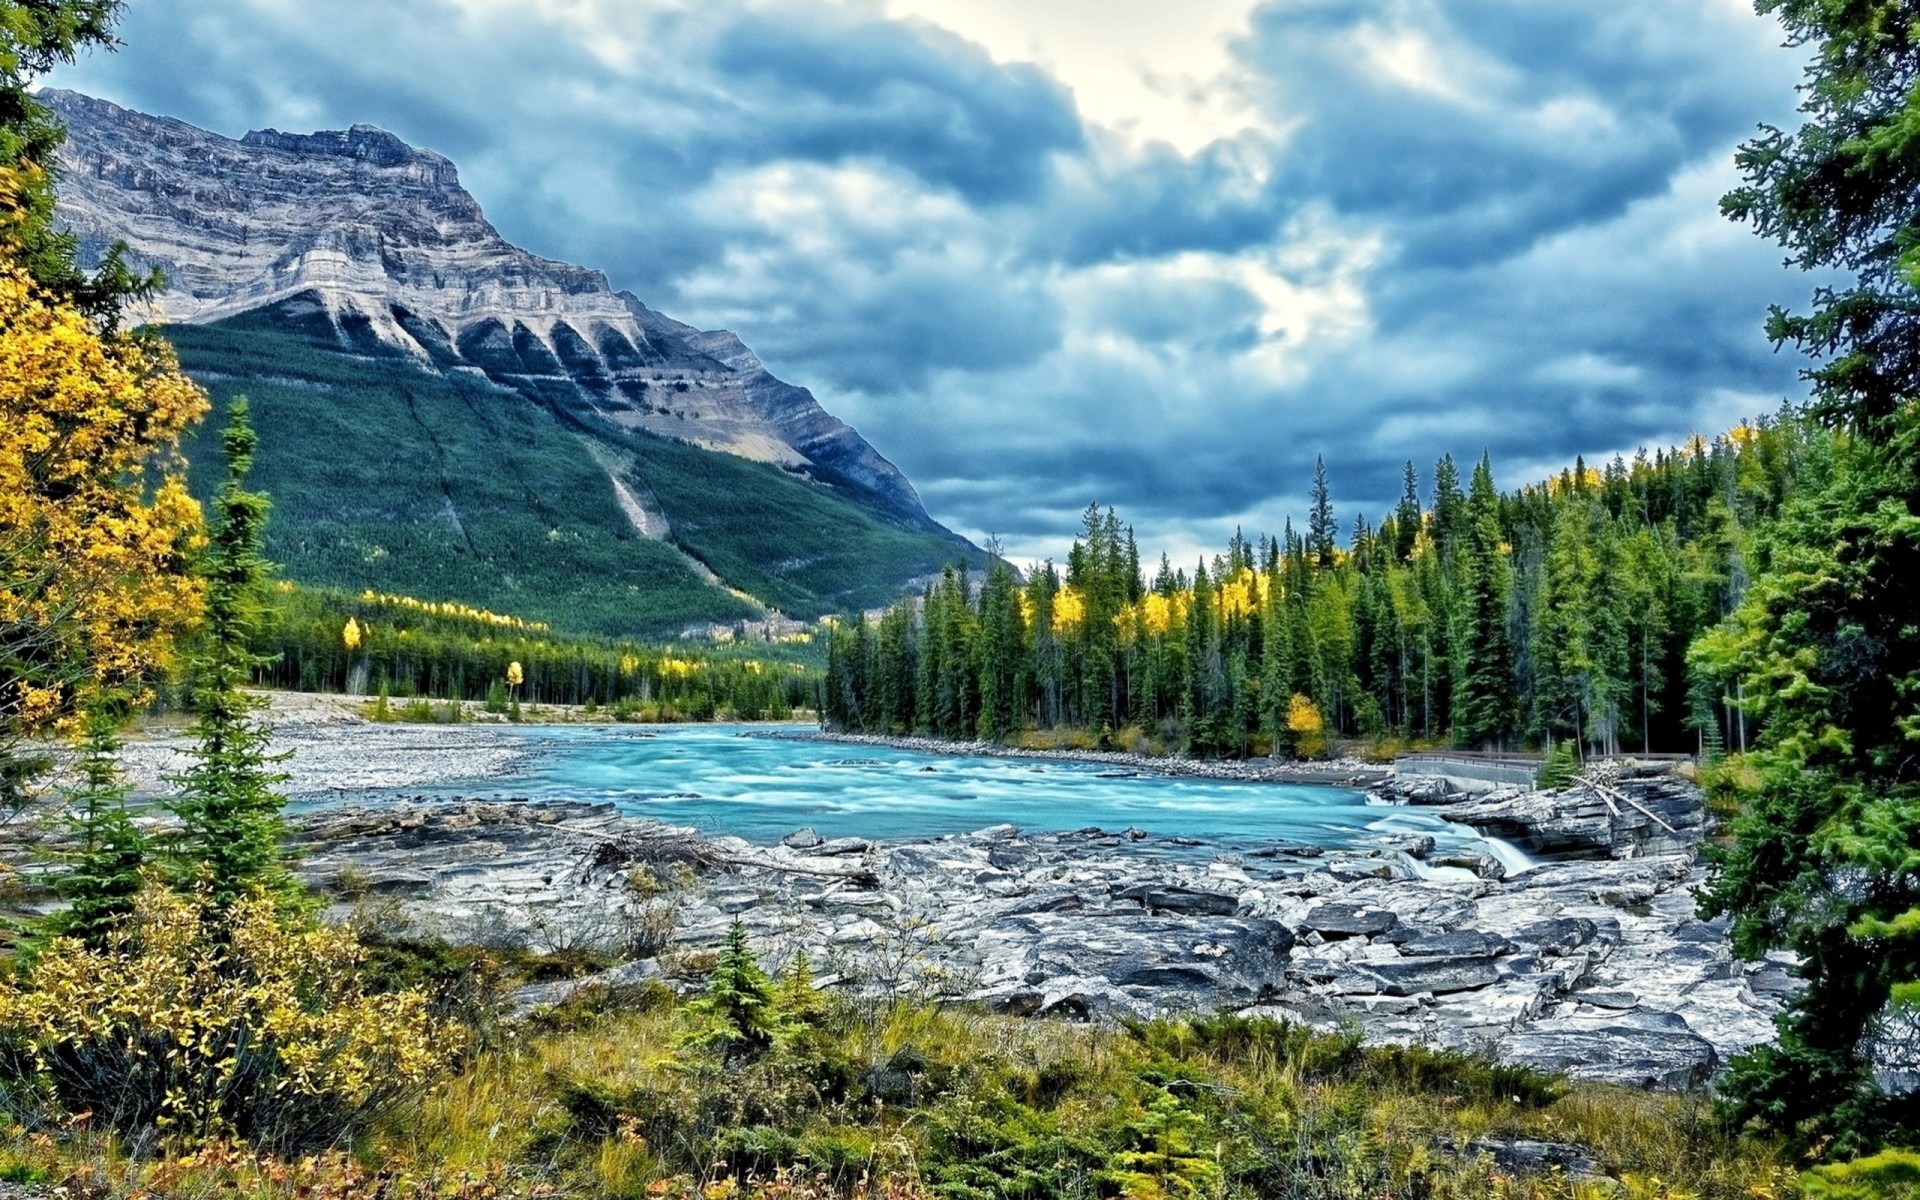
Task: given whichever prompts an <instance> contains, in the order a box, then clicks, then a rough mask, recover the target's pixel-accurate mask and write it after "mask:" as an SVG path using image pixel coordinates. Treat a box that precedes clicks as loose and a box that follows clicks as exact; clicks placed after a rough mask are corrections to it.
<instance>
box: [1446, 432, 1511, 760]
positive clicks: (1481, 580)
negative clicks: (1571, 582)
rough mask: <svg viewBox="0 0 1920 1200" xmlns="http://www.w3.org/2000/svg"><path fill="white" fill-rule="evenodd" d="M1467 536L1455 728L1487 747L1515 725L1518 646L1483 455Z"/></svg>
mask: <svg viewBox="0 0 1920 1200" xmlns="http://www.w3.org/2000/svg"><path fill="white" fill-rule="evenodd" d="M1466 535H1467V536H1466V552H1465V554H1464V555H1463V561H1462V571H1463V574H1464V578H1465V584H1466V595H1465V597H1464V599H1463V603H1462V604H1461V608H1460V619H1461V622H1462V625H1463V629H1462V631H1461V635H1460V637H1459V639H1458V641H1459V645H1460V649H1461V659H1460V680H1459V684H1458V686H1457V689H1456V698H1455V701H1454V718H1453V728H1454V736H1455V737H1456V738H1457V739H1458V740H1459V741H1460V742H1461V743H1462V744H1463V745H1467V746H1476V747H1484V746H1491V745H1497V744H1500V743H1502V742H1504V741H1506V739H1507V738H1508V737H1509V736H1510V735H1511V733H1512V731H1513V725H1514V720H1513V646H1512V643H1511V642H1510V641H1509V640H1508V628H1507V595H1508V591H1509V589H1510V587H1511V582H1512V580H1511V572H1510V570H1509V568H1508V565H1507V556H1506V553H1505V551H1504V549H1503V546H1502V539H1501V535H1500V494H1499V492H1497V491H1495V490H1494V486H1493V464H1492V462H1491V461H1489V460H1488V459H1487V458H1486V457H1485V456H1484V455H1483V456H1482V457H1481V459H1480V465H1479V466H1477V467H1475V468H1474V470H1473V483H1472V485H1471V487H1470V489H1469V492H1468V497H1467V529H1466Z"/></svg>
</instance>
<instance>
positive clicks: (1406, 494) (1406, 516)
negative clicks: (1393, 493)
mask: <svg viewBox="0 0 1920 1200" xmlns="http://www.w3.org/2000/svg"><path fill="white" fill-rule="evenodd" d="M1402 482H1403V484H1404V487H1405V490H1404V491H1403V492H1402V493H1401V495H1400V507H1398V508H1396V509H1394V511H1393V532H1394V547H1393V550H1394V557H1395V558H1397V559H1399V560H1400V561H1401V562H1403V563H1404V562H1412V561H1413V547H1414V544H1415V543H1416V542H1418V541H1419V539H1420V526H1421V523H1422V521H1421V512H1420V476H1419V474H1418V473H1417V472H1416V471H1414V469H1413V460H1412V459H1408V460H1407V466H1406V471H1405V472H1404V474H1403V477H1402Z"/></svg>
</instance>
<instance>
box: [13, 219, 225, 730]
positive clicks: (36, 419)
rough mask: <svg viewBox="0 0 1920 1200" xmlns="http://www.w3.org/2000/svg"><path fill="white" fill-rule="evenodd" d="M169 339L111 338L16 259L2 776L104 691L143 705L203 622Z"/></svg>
mask: <svg viewBox="0 0 1920 1200" xmlns="http://www.w3.org/2000/svg"><path fill="white" fill-rule="evenodd" d="M206 409H207V399H206V396H205V394H204V393H202V392H201V390H200V389H199V388H198V387H197V386H195V385H194V384H193V383H192V381H190V380H189V379H187V377H186V376H184V375H182V374H181V373H180V370H179V367H178V364H177V363H176V361H175V359H174V356H173V351H172V349H171V348H170V347H168V346H167V345H166V344H165V343H164V342H162V341H160V340H159V339H157V338H152V337H146V336H140V335H134V334H126V333H106V332H103V331H102V330H101V328H100V327H98V326H97V325H96V324H95V323H94V322H93V321H92V320H90V319H89V318H88V317H87V316H86V315H84V314H83V313H81V312H80V311H79V310H78V309H77V308H75V307H74V306H73V305H72V304H70V303H68V302H65V301H62V300H58V299H55V298H52V297H49V296H48V295H47V294H46V293H44V292H43V291H41V290H40V289H39V288H38V287H37V286H36V285H35V284H34V283H33V281H32V280H31V279H30V278H29V276H28V275H27V274H26V273H25V272H24V271H23V270H21V269H20V268H19V267H18V266H16V265H14V260H13V257H12V256H11V254H9V253H8V250H7V248H6V247H5V246H4V245H0V767H4V766H5V765H6V764H7V763H9V762H13V761H15V760H14V759H13V757H12V754H11V750H13V749H17V747H18V744H19V741H20V739H22V738H26V737H31V736H34V735H35V734H38V733H40V732H42V731H44V730H46V729H48V728H49V727H51V726H53V725H55V724H57V723H59V722H60V721H61V720H62V719H63V718H65V717H67V716H69V715H71V714H72V713H73V712H74V711H75V710H76V707H77V706H78V705H80V704H82V703H84V702H85V701H86V700H87V698H88V697H89V696H90V695H91V694H94V693H96V692H105V691H112V692H116V693H120V694H130V695H132V696H134V697H139V696H140V695H141V694H142V693H143V692H144V691H145V688H146V685H147V682H148V681H149V680H150V679H151V678H152V677H153V675H154V673H155V672H156V671H157V670H158V669H160V668H162V667H164V666H165V665H166V663H167V662H168V661H169V658H170V655H171V652H172V648H173V642H174V638H175V636H176V635H177V634H178V633H179V632H180V631H181V630H182V629H184V628H185V627H187V626H188V625H189V624H190V623H191V622H192V621H193V620H194V619H195V618H196V616H197V615H198V613H199V610H200V604H201V585H200V583H199V582H198V581H197V580H196V579H195V578H194V577H193V576H192V575H191V574H190V573H189V570H188V557H189V555H190V554H191V552H192V551H193V549H194V547H195V546H196V544H197V542H198V541H199V539H200V538H201V537H202V525H201V517H200V507H199V505H198V504H197V503H196V502H195V501H194V500H193V498H192V497H191V496H190V495H189V494H188V492H187V489H186V485H185V483H184V482H183V480H182V478H181V472H182V469H183V468H184V463H183V462H182V461H181V460H180V458H179V456H178V453H177V448H178V445H179V441H180V437H181V434H182V433H183V431H184V430H185V429H186V428H187V427H188V426H189V425H190V424H191V423H192V422H193V421H195V420H196V419H198V418H199V417H200V415H201V414H202V413H204V412H205V411H206Z"/></svg>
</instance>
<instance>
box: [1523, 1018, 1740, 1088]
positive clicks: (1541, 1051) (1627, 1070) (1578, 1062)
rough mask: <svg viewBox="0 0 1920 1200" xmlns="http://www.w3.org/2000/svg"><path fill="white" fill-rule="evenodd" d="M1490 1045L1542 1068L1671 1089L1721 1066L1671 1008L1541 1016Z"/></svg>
mask: <svg viewBox="0 0 1920 1200" xmlns="http://www.w3.org/2000/svg"><path fill="white" fill-rule="evenodd" d="M1494 1049H1495V1051H1496V1052H1497V1053H1498V1054H1499V1055H1500V1057H1501V1058H1503V1059H1506V1060H1507V1061H1509V1062H1515V1063H1519V1064H1521V1065H1523V1066H1529V1067H1534V1068H1536V1069H1538V1070H1542V1071H1564V1072H1566V1073H1567V1074H1569V1075H1572V1076H1574V1077H1575V1078H1579V1079H1592V1080H1598V1081H1600V1082H1602V1083H1617V1084H1622V1085H1625V1086H1627V1087H1641V1088H1661V1089H1666V1090H1670V1091H1689V1090H1692V1089H1695V1088H1699V1087H1702V1086H1704V1085H1705V1084H1706V1083H1707V1081H1708V1080H1710V1079H1711V1078H1712V1077H1713V1075H1714V1073H1715V1072H1716V1071H1717V1070H1718V1069H1719V1066H1720V1056H1719V1054H1718V1053H1716V1052H1715V1050H1714V1048H1713V1045H1712V1043H1710V1042H1708V1041H1707V1040H1706V1039H1705V1038H1703V1037H1701V1036H1700V1035H1699V1034H1697V1033H1695V1032H1693V1030H1692V1029H1690V1028H1689V1027H1688V1025H1687V1023H1686V1021H1685V1020H1683V1019H1682V1018H1680V1017H1679V1016H1676V1015H1675V1014H1673V1013H1645V1012H1642V1013H1632V1014H1628V1015H1626V1016H1624V1017H1623V1016H1613V1017H1607V1018H1601V1019H1598V1020H1591V1021H1582V1020H1574V1019H1566V1020H1558V1021H1542V1022H1539V1023H1537V1024H1535V1025H1531V1026H1529V1027H1527V1028H1525V1029H1518V1030H1515V1031H1513V1032H1511V1033H1508V1034H1505V1035H1503V1036H1502V1037H1501V1038H1500V1039H1499V1040H1498V1041H1497V1042H1496V1043H1495V1046H1494Z"/></svg>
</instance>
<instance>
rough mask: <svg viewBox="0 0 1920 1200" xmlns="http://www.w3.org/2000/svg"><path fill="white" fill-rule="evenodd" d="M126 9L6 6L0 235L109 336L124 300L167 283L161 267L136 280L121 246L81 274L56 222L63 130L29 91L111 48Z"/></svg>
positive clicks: (2, 16)
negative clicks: (64, 67) (91, 52)
mask: <svg viewBox="0 0 1920 1200" xmlns="http://www.w3.org/2000/svg"><path fill="white" fill-rule="evenodd" d="M121 7H122V5H121V0H0V239H3V240H4V241H6V242H7V243H8V246H9V257H10V258H12V259H13V260H14V261H15V262H17V263H19V265H20V266H21V267H23V268H25V269H26V271H27V273H28V274H29V275H31V276H32V277H33V279H34V282H35V283H37V284H38V285H39V286H40V287H41V288H43V289H45V290H46V291H47V292H48V293H49V294H51V295H53V296H55V297H58V298H59V299H60V300H61V301H63V302H65V303H69V304H72V305H74V306H75V307H77V308H79V309H80V310H81V311H82V312H84V313H86V314H87V315H88V316H89V317H91V318H92V319H93V320H94V322H95V323H96V324H97V325H99V326H100V327H102V328H104V329H108V330H112V329H113V328H115V327H116V326H117V325H118V324H119V320H120V309H121V306H122V305H123V304H124V303H125V302H126V301H128V300H130V299H138V298H143V297H146V296H149V295H151V294H153V293H154V292H155V291H156V290H158V288H159V286H160V284H161V283H162V282H163V281H162V278H161V276H160V274H159V272H158V271H154V272H150V273H148V274H147V275H144V276H141V275H136V274H134V273H133V272H132V271H131V270H130V269H129V268H128V267H127V265H126V253H127V248H126V245H125V243H116V244H115V245H114V246H113V247H112V248H110V249H109V250H108V252H107V254H106V256H105V257H104V259H103V260H102V262H101V264H100V265H99V267H97V268H96V269H95V270H94V271H93V273H92V274H87V273H85V272H83V271H82V270H81V269H80V266H79V263H78V261H77V257H78V251H79V245H80V242H79V239H78V238H77V237H76V236H74V235H73V234H72V233H70V232H68V231H66V230H64V229H62V228H60V227H59V224H58V223H57V221H56V220H55V216H54V196H53V189H54V182H55V180H54V169H55V162H54V156H55V152H56V151H58V150H59V148H60V144H61V143H62V142H64V141H65V140H66V131H65V130H64V129H62V128H61V126H60V122H59V120H58V119H57V118H56V117H55V116H54V114H53V110H52V109H50V108H48V107H47V106H46V105H45V104H43V103H41V101H40V100H39V99H38V98H37V97H36V96H35V95H34V94H33V92H32V90H31V89H32V88H33V86H34V84H35V82H36V81H37V80H38V79H39V77H41V76H43V75H45V74H46V73H47V72H49V71H51V70H53V68H54V67H56V66H58V65H60V64H62V63H71V62H73V61H75V59H76V58H77V57H78V56H79V54H80V53H81V52H82V51H84V50H88V49H100V50H111V49H113V47H114V44H115V43H114V39H113V27H114V24H115V23H116V22H117V21H118V20H119V17H120V10H121Z"/></svg>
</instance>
